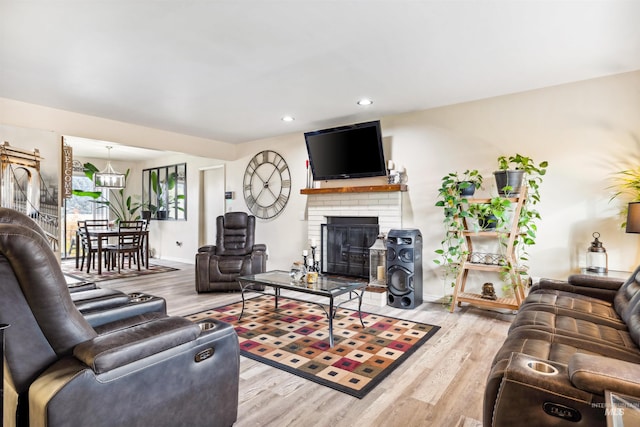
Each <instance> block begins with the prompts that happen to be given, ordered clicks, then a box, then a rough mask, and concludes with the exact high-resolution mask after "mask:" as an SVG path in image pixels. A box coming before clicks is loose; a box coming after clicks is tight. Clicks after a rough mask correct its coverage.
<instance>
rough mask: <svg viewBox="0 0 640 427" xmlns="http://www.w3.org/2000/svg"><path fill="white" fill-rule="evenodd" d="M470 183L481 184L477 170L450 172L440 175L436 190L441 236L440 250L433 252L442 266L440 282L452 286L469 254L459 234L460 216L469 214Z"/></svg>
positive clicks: (461, 235) (461, 234) (460, 233)
mask: <svg viewBox="0 0 640 427" xmlns="http://www.w3.org/2000/svg"><path fill="white" fill-rule="evenodd" d="M472 186H473V188H474V191H475V188H480V187H481V186H482V175H480V173H478V171H477V170H467V171H465V172H464V173H463V174H458V173H457V172H452V173H449V174H447V175H445V176H444V177H442V180H441V183H440V188H439V189H438V201H437V202H436V206H438V207H441V208H443V213H444V219H443V226H444V238H443V239H442V241H441V242H440V245H441V247H440V249H437V250H436V251H435V252H436V254H437V255H439V256H440V259H436V260H434V262H435V263H436V264H438V265H441V266H442V267H443V269H444V281H445V283H447V282H448V283H449V284H450V285H451V286H452V287H453V286H455V278H456V277H457V275H458V271H459V268H460V262H461V261H462V259H463V258H464V257H466V256H467V255H468V254H469V251H468V250H467V248H466V242H465V239H464V236H463V231H464V228H465V227H464V222H463V221H462V219H463V218H467V217H469V211H468V209H467V206H468V203H469V200H468V199H467V197H468V196H467V195H464V194H463V193H468V191H467V190H468V189H469V188H471V187H472ZM472 194H473V193H472Z"/></svg>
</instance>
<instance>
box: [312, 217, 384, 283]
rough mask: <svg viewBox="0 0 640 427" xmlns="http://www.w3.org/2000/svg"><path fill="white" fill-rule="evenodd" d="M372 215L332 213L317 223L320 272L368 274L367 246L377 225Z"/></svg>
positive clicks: (373, 238) (374, 236)
mask: <svg viewBox="0 0 640 427" xmlns="http://www.w3.org/2000/svg"><path fill="white" fill-rule="evenodd" d="M377 222H378V218H376V217H365V218H362V217H334V218H332V219H331V220H330V221H329V222H328V223H327V224H323V225H322V226H321V237H322V247H321V253H322V263H321V272H322V273H328V274H339V275H344V276H355V277H362V278H368V277H369V248H370V247H371V246H372V245H373V244H374V243H375V241H376V238H377V237H378V233H379V231H380V226H379V225H378V224H377Z"/></svg>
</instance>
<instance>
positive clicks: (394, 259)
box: [387, 229, 422, 309]
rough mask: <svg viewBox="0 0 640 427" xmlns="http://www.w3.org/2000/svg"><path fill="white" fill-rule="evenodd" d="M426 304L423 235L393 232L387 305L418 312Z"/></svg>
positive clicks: (389, 260)
mask: <svg viewBox="0 0 640 427" xmlns="http://www.w3.org/2000/svg"><path fill="white" fill-rule="evenodd" d="M420 304H422V233H420V230H417V229H400V230H389V234H388V236H387V305H389V306H391V307H397V308H407V309H410V308H415V307H417V306H419V305H420Z"/></svg>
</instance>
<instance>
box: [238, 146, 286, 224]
mask: <svg viewBox="0 0 640 427" xmlns="http://www.w3.org/2000/svg"><path fill="white" fill-rule="evenodd" d="M242 187H243V193H244V200H245V202H246V203H247V207H248V208H249V210H250V211H251V213H253V214H254V215H255V216H257V217H258V218H264V219H268V218H273V217H275V216H276V215H278V214H279V213H280V212H282V210H283V209H284V207H285V206H286V205H287V201H288V200H289V194H290V193H291V174H290V172H289V166H287V162H286V161H285V160H284V158H283V157H282V156H281V155H280V154H278V153H276V152H275V151H271V150H265V151H261V152H259V153H258V154H256V155H255V156H253V158H252V159H251V160H250V161H249V164H248V165H247V169H246V170H245V171H244V182H243V186H242Z"/></svg>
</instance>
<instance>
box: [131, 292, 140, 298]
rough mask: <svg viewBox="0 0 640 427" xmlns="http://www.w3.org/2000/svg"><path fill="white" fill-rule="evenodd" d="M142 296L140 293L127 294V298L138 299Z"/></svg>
mask: <svg viewBox="0 0 640 427" xmlns="http://www.w3.org/2000/svg"><path fill="white" fill-rule="evenodd" d="M143 295H144V294H142V293H140V292H132V293H130V294H129V298H140V297H141V296H143Z"/></svg>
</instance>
